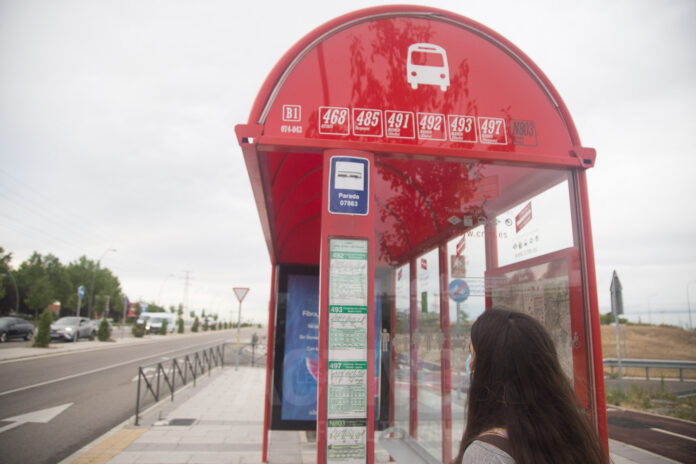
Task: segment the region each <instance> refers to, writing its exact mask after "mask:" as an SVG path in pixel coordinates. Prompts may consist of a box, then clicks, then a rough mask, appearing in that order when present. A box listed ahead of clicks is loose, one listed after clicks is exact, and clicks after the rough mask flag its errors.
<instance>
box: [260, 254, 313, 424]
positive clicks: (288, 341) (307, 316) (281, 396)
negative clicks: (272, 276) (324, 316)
mask: <svg viewBox="0 0 696 464" xmlns="http://www.w3.org/2000/svg"><path fill="white" fill-rule="evenodd" d="M317 272H318V271H317V269H316V268H303V267H292V266H289V267H288V268H281V272H280V278H279V288H280V292H281V293H284V294H286V295H287V298H285V299H284V300H282V301H281V302H280V304H279V305H278V314H277V321H278V327H277V331H276V343H275V369H274V385H275V390H276V393H277V394H276V395H274V397H273V409H272V428H273V429H276V430H313V429H314V428H315V427H316V425H315V424H316V419H317V375H318V355H319V352H318V343H319V276H318V275H317Z"/></svg>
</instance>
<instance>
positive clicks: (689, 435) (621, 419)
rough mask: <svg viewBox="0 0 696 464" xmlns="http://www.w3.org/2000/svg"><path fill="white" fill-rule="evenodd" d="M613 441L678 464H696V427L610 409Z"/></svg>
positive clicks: (690, 424)
mask: <svg viewBox="0 0 696 464" xmlns="http://www.w3.org/2000/svg"><path fill="white" fill-rule="evenodd" d="M607 421H608V423H609V438H611V439H613V440H617V441H620V442H622V443H627V444H629V445H633V446H635V447H637V448H641V449H644V450H647V451H650V452H652V453H655V454H657V455H659V456H664V457H666V458H670V459H673V460H675V461H678V462H685V463H686V462H688V463H692V462H696V423H693V422H687V421H680V420H676V419H672V418H669V417H664V416H657V415H655V414H645V413H641V412H637V411H628V410H625V409H616V408H612V407H608V408H607Z"/></svg>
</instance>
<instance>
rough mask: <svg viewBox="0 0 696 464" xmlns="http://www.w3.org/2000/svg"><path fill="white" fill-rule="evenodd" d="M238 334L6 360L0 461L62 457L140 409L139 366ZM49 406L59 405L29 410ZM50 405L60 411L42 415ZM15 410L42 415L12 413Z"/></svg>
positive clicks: (1, 375) (0, 368)
mask: <svg viewBox="0 0 696 464" xmlns="http://www.w3.org/2000/svg"><path fill="white" fill-rule="evenodd" d="M163 338H164V337H163ZM233 339H234V333H233V332H231V331H224V332H208V333H204V334H200V335H198V336H195V337H185V338H184V337H179V336H176V335H173V336H168V337H166V339H164V340H161V341H157V342H156V343H148V344H128V345H123V346H117V347H114V348H109V349H103V350H96V351H76V352H67V353H65V354H60V355H53V356H48V357H41V358H36V359H25V360H19V361H14V362H4V363H0V450H2V452H0V463H18V462H21V463H37V464H38V463H55V462H58V461H60V460H62V459H63V458H65V457H67V456H69V455H70V454H72V453H74V452H75V451H77V450H78V449H80V448H82V447H83V446H85V445H87V444H88V443H90V442H92V441H93V440H94V439H96V438H98V437H100V436H101V435H103V434H104V433H106V432H107V431H108V430H110V429H111V428H113V427H114V426H116V425H118V424H120V423H121V422H123V421H125V420H127V419H128V418H129V417H131V416H133V414H134V410H135V399H136V387H137V382H135V381H134V379H137V372H138V370H137V368H138V366H140V365H143V364H148V363H151V362H155V361H158V360H160V359H162V358H171V357H173V356H176V355H177V354H184V353H187V352H192V351H197V350H199V349H203V348H205V347H207V346H210V345H213V344H218V343H221V342H224V341H231V340H233ZM15 346H17V345H15ZM59 406H63V407H64V408H65V409H64V410H62V411H61V410H60V408H58V407H59ZM47 408H58V409H54V410H53V411H48V412H46V413H43V414H38V415H36V416H34V417H27V416H24V415H26V414H28V413H31V412H35V411H40V410H44V409H47ZM50 412H53V413H55V414H57V415H56V416H55V417H54V418H53V419H51V420H50V421H48V422H46V423H41V421H42V420H43V421H45V420H47V419H48V416H50ZM15 416H24V419H30V420H32V421H35V422H30V421H27V422H23V420H20V421H7V420H6V419H8V418H13V417H15Z"/></svg>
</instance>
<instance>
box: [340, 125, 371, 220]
mask: <svg viewBox="0 0 696 464" xmlns="http://www.w3.org/2000/svg"><path fill="white" fill-rule="evenodd" d="M380 114H381V112H380ZM369 175H370V163H369V161H368V160H366V159H364V158H356V157H353V156H334V157H332V158H331V174H330V180H329V212H330V213H331V214H355V215H360V216H365V215H367V213H368V210H369V201H368V199H369V194H370V192H369V190H370V182H369Z"/></svg>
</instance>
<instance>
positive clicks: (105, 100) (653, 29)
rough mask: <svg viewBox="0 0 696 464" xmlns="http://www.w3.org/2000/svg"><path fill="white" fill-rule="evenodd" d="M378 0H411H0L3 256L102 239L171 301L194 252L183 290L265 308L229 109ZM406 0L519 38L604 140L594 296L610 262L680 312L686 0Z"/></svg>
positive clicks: (643, 300)
mask: <svg viewBox="0 0 696 464" xmlns="http://www.w3.org/2000/svg"><path fill="white" fill-rule="evenodd" d="M386 3H411V2H406V1H400V2H379V3H373V2H365V1H352V2H328V1H293V2H287V1H282V2H281V1H278V2H268V1H256V2H237V1H232V0H230V1H147V0H145V1H115V0H113V1H98V0H85V1H60V0H55V1H54V0H47V1H32V0H17V1H11V0H0V160H1V162H0V246H2V247H4V248H5V250H6V251H10V252H12V253H13V256H14V259H13V264H14V266H18V265H19V264H20V263H21V261H23V260H24V259H26V258H27V257H28V256H30V255H31V253H32V251H34V250H36V251H38V252H40V253H42V254H47V253H53V254H55V255H57V256H58V257H59V258H60V259H61V261H62V262H63V263H68V262H70V261H73V260H75V259H77V258H78V257H79V256H81V255H87V256H88V257H90V258H91V259H94V260H97V259H99V257H100V256H102V255H103V254H104V252H105V251H106V250H107V249H109V248H111V247H113V248H115V249H117V251H116V252H109V253H107V254H106V255H105V256H104V259H103V261H102V265H103V266H105V267H108V268H109V269H111V270H112V271H113V272H114V273H115V274H116V275H117V276H118V277H119V279H120V281H121V284H122V288H123V291H124V292H125V293H126V294H127V295H128V296H129V297H130V299H131V300H140V299H144V300H147V301H160V302H161V303H163V304H165V305H170V304H178V303H179V302H181V301H183V299H184V294H185V288H186V279H185V276H186V272H187V271H188V272H189V274H188V275H189V280H188V283H189V285H188V303H189V306H190V307H192V308H194V309H200V308H206V309H207V310H208V311H211V310H212V311H215V312H218V313H219V314H221V315H222V316H224V317H229V316H230V315H231V314H234V317H236V311H237V308H238V304H237V302H236V299H235V297H234V294H233V291H232V288H233V287H250V288H251V291H250V293H249V295H248V296H247V298H246V300H245V301H244V306H243V315H242V318H243V319H253V320H255V321H259V322H266V320H267V306H268V297H269V288H270V282H269V279H270V263H269V258H268V253H267V250H266V246H265V243H264V241H263V237H262V235H261V228H260V225H259V220H258V214H257V212H256V208H255V205H254V201H253V197H252V194H251V188H250V185H249V179H248V176H247V173H246V168H245V166H244V163H243V160H242V156H241V151H240V149H239V146H238V144H237V141H236V138H235V136H234V125H235V124H239V123H245V122H246V121H247V118H248V115H249V112H250V109H251V105H252V102H253V100H254V97H255V96H256V94H257V92H258V90H259V88H260V86H261V83H262V82H263V80H264V79H265V77H266V75H267V74H268V73H269V72H270V70H271V68H272V67H273V66H274V65H275V63H276V62H277V61H278V59H279V58H280V57H281V56H282V55H283V54H284V53H285V52H286V51H287V50H288V49H289V48H290V46H291V45H292V44H293V43H295V42H296V41H297V40H299V39H300V38H301V37H302V36H304V35H305V34H307V33H309V32H310V31H311V30H312V29H314V28H315V27H317V26H319V25H321V24H323V23H324V22H326V21H329V20H331V19H333V18H335V17H336V16H339V15H341V14H344V13H347V12H350V11H353V10H356V9H360V8H364V7H368V6H375V5H377V4H386ZM416 3H417V4H422V5H427V6H433V7H437V8H442V9H446V10H450V11H453V12H455V13H458V14H460V15H463V16H467V17H469V18H471V19H474V20H476V21H478V22H480V23H483V24H484V25H486V26H488V27H490V28H492V29H493V30H495V31H497V32H499V33H500V34H502V35H503V36H505V37H506V38H507V39H509V40H510V41H512V42H513V43H514V44H515V45H517V46H518V47H519V48H521V49H522V50H523V51H524V52H525V53H526V54H527V55H528V56H529V57H531V59H532V60H534V61H535V62H536V64H537V65H539V67H540V68H541V69H542V70H543V71H544V73H545V74H546V75H547V76H548V77H549V78H550V80H551V82H552V83H553V84H554V86H555V87H556V88H557V89H558V91H559V92H560V94H561V96H562V97H563V99H564V101H565V103H566V105H567V106H568V108H569V110H570V113H571V115H572V117H573V119H574V121H575V124H576V126H577V128H578V131H579V133H580V137H581V139H582V142H583V145H584V146H589V147H594V148H596V149H597V155H598V158H597V163H596V166H595V167H594V168H592V169H591V170H590V171H589V174H588V179H589V186H590V202H591V211H592V222H593V234H594V244H595V255H596V261H597V276H598V282H597V283H598V291H599V301H600V308H601V311H602V312H606V311H608V310H609V284H610V281H611V273H612V271H613V270H614V269H615V270H616V271H617V272H618V273H619V276H620V278H621V281H622V283H623V287H624V301H625V309H626V312H627V313H629V314H636V317H635V319H637V317H638V316H637V315H638V314H641V313H643V314H642V316H641V318H642V320H644V321H647V320H648V315H647V312H648V310H650V311H651V315H650V320H651V322H670V323H677V324H682V325H684V324H688V320H689V319H688V314H687V312H686V309H687V283H688V282H690V281H694V280H696V214H694V213H695V211H694V210H695V208H694V206H693V201H694V199H696V182H694V174H693V173H694V171H695V167H696V166H695V165H696V160H695V158H696V149H695V148H694V145H693V144H692V143H691V142H690V140H691V139H692V138H693V137H694V134H696V116H694V114H693V110H694V108H696V2H694V1H691V0H686V1H652V0H651V1H638V0H629V1H584V2H566V1H529V0H528V1H525V2H519V1H485V2H482V1H462V0H458V1H437V2H436V1H425V0H424V1H420V2H416ZM691 291H692V293H691V300H692V304H693V305H694V306H696V282H695V283H694V284H693V285H691ZM674 311H681V312H676V313H673V312H674ZM695 315H696V311H695ZM694 323H696V317H695V318H694Z"/></svg>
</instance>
